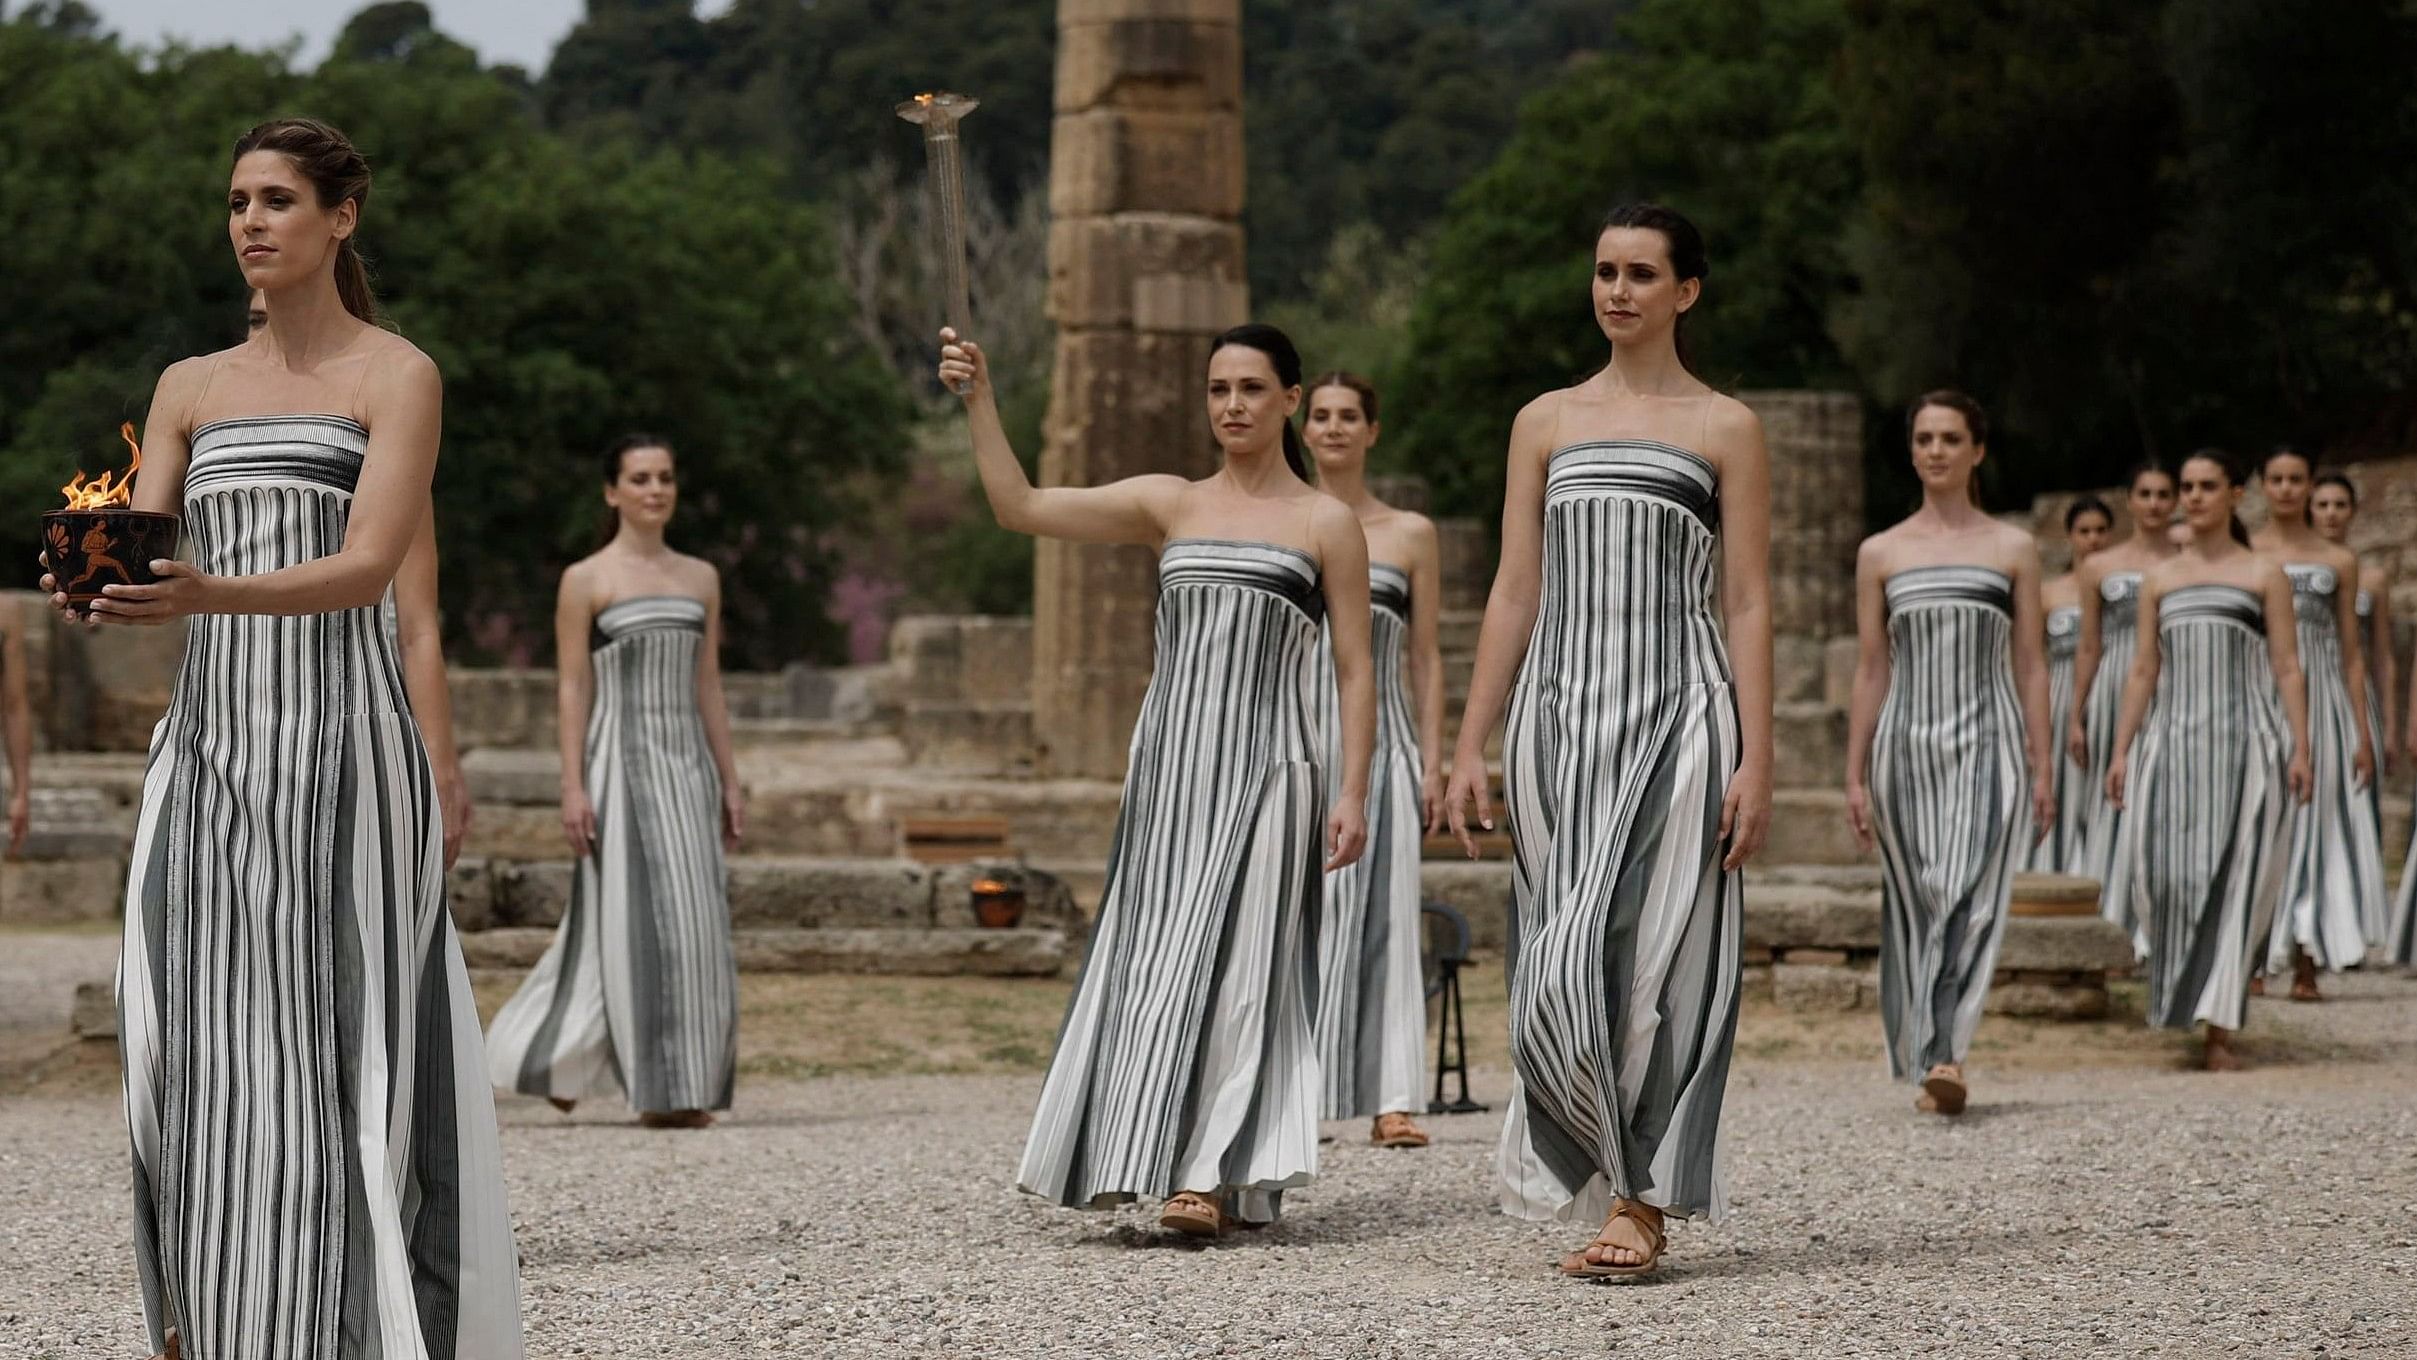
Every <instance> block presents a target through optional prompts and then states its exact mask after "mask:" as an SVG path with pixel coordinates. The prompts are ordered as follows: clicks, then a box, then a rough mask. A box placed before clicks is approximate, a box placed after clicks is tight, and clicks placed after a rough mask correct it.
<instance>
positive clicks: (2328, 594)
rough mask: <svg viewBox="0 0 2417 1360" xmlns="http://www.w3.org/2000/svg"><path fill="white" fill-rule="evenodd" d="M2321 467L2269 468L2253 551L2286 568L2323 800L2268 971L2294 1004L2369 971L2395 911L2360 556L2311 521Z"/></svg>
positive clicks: (2299, 832)
mask: <svg viewBox="0 0 2417 1360" xmlns="http://www.w3.org/2000/svg"><path fill="white" fill-rule="evenodd" d="M2315 480H2316V479H2315V475H2314V469H2313V468H2312V467H2311V466H2310V465H2309V461H2308V459H2307V457H2306V456H2305V455H2303V454H2300V453H2298V452H2295V451H2293V450H2290V449H2277V450H2276V451H2275V452H2273V453H2272V454H2269V455H2268V456H2267V458H2266V464H2265V466H2264V467H2263V468H2262V469H2261V470H2260V474H2259V486H2260V489H2261V490H2262V491H2264V492H2265V496H2266V511H2267V517H2266V524H2265V527H2263V528H2261V529H2259V530H2258V532H2257V533H2256V534H2255V535H2254V536H2253V537H2252V538H2251V540H2250V541H2251V542H2252V544H2254V545H2255V546H2256V548H2257V549H2258V550H2259V551H2260V552H2263V553H2264V554H2266V555H2267V556H2269V557H2272V558H2274V559H2275V560H2276V561H2278V562H2280V563H2282V564H2283V570H2284V572H2286V573H2287V574H2288V575H2289V576H2290V578H2291V601H2292V611H2293V614H2294V615H2295V617H2296V618H2297V619H2298V629H2299V638H2298V641H2299V664H2300V674H2301V677H2302V680H2303V683H2304V684H2305V686H2306V692H2307V700H2308V742H2309V746H2308V759H2309V764H2310V767H2311V769H2312V771H2313V772H2314V776H2315V780H2316V784H2315V792H2314V796H2312V797H2311V798H2310V799H2309V800H2308V802H2307V803H2306V804H2305V805H2303V806H2301V807H2298V808H2295V809H2294V810H2293V811H2292V815H2291V863H2290V867H2289V869H2287V870H2286V871H2285V874H2284V879H2283V898H2282V902H2281V904H2280V905H2279V906H2277V907H2276V908H2275V915H2274V922H2273V935H2272V938H2271V939H2270V940H2269V941H2268V943H2267V950H2266V973H2267V975H2268V976H2277V975H2280V974H2281V973H2283V972H2284V971H2285V970H2289V971H2290V972H2291V974H2292V980H2291V999H2292V1000H2294V1001H2318V1000H2322V999H2323V996H2322V994H2321V993H2320V992H2319V991H2318V990H2317V986H2316V973H2317V970H2318V969H2320V968H2322V969H2326V970H2328V971H2332V972H2339V971H2341V970H2343V969H2347V968H2355V967H2357V966H2358V965H2359V964H2360V963H2362V962H2364V961H2365V959H2366V953H2367V941H2368V938H2369V936H2370V934H2381V933H2382V925H2383V917H2384V912H2385V902H2386V898H2385V887H2384V879H2383V848H2382V843H2381V842H2382V831H2381V828H2380V826H2379V825H2378V824H2377V821H2376V818H2375V817H2374V815H2373V813H2372V809H2371V808H2370V805H2369V798H2370V792H2369V791H2370V790H2371V789H2372V787H2373V785H2374V782H2375V748H2374V744H2373V740H2372V738H2371V737H2370V736H2369V731H2368V720H2367V687H2366V684H2365V682H2364V677H2365V675H2366V670H2367V664H2366V649H2365V648H2364V647H2363V646H2362V645H2361V636H2360V635H2361V629H2360V627H2359V621H2358V613H2357V604H2356V596H2357V585H2358V555H2357V554H2356V553H2353V552H2351V551H2350V550H2349V549H2348V548H2345V547H2343V546H2341V545H2340V544H2338V543H2329V542H2327V541H2325V539H2324V538H2323V537H2322V536H2321V535H2319V534H2318V533H2317V532H2316V529H2315V526H2313V525H2312V524H2310V523H2309V522H2308V501H2309V492H2310V491H2312V490H2313V489H2314V487H2315Z"/></svg>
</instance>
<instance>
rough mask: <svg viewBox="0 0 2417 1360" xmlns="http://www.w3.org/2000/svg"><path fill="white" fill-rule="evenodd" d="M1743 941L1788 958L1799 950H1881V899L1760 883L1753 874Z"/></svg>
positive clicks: (1748, 887) (1748, 895)
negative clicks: (1754, 880)
mask: <svg viewBox="0 0 2417 1360" xmlns="http://www.w3.org/2000/svg"><path fill="white" fill-rule="evenodd" d="M1744 945H1745V947H1746V948H1749V949H1753V948H1763V949H1769V950H1772V951H1774V952H1775V953H1777V954H1779V955H1780V956H1781V957H1786V958H1793V957H1794V953H1795V951H1796V950H1799V949H1805V950H1824V949H1826V950H1843V951H1847V952H1850V953H1853V952H1868V951H1872V950H1877V949H1878V948H1879V947H1880V903H1879V901H1878V899H1877V898H1873V897H1863V896H1857V895H1849V894H1844V893H1835V892H1829V891H1826V890H1822V889H1810V888H1798V889H1787V888H1782V887H1779V886H1764V885H1756V884H1755V883H1754V882H1753V880H1752V879H1751V878H1749V879H1748V880H1747V889H1746V931H1745V939H1744Z"/></svg>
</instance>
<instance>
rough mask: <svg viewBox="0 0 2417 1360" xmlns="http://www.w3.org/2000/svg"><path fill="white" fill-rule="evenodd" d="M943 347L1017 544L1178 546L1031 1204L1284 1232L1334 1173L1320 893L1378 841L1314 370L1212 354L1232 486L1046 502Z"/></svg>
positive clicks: (954, 351)
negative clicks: (1326, 1112)
mask: <svg viewBox="0 0 2417 1360" xmlns="http://www.w3.org/2000/svg"><path fill="white" fill-rule="evenodd" d="M940 338H941V359H940V381H941V382H942V383H943V384H944V385H946V386H948V387H949V388H950V389H951V390H952V391H956V392H959V393H961V394H962V395H963V396H964V399H965V409H966V415H967V417H968V422H969V425H970V427H971V434H972V439H973V448H974V460H975V463H976V465H977V467H978V468H979V469H980V471H981V475H982V489H983V491H984V493H985V494H986V495H987V496H988V497H989V499H990V507H991V510H992V512H993V513H995V514H996V515H997V516H998V520H999V523H1000V524H1001V525H1002V526H1003V527H1005V528H1008V529H1013V530H1016V531H1018V532H1020V533H1029V534H1045V535H1048V536H1050V537H1053V538H1065V539H1074V540H1078V541H1082V542H1091V543H1131V544H1140V545H1147V546H1149V547H1152V548H1154V549H1156V550H1157V552H1158V587H1159V594H1158V623H1157V667H1156V669H1155V671H1154V672H1153V674H1152V675H1151V677H1150V686H1149V690H1148V692H1147V694H1146V695H1145V696H1144V697H1143V699H1142V708H1141V715H1140V718H1139V721H1137V722H1136V723H1135V725H1134V729H1133V745H1132V752H1131V756H1130V763H1129V765H1128V767H1127V770H1126V773H1125V789H1124V800H1123V804H1122V807H1121V808H1120V810H1119V812H1118V815H1117V826H1116V840H1115V843H1114V844H1113V845H1112V846H1111V847H1110V848H1109V851H1108V874H1107V879H1106V882H1105V883H1104V884H1103V885H1102V887H1101V889H1100V903H1099V911H1098V914H1097V916H1096V917H1095V919H1094V924H1093V927H1092V933H1091V948H1090V952H1089V954H1088V956H1087V957H1086V958H1085V959H1084V961H1083V972H1082V977H1081V979H1080V980H1079V981H1078V982H1076V984H1075V989H1074V997H1073V1000H1072V1002H1071V1003H1070V1004H1069V1005H1068V1007H1067V1011H1066V1022H1065V1025H1064V1027H1063V1028H1062V1029H1061V1030H1060V1031H1059V1034H1058V1045H1057V1052H1056V1054H1055V1055H1054V1056H1053V1057H1052V1058H1051V1059H1050V1062H1049V1075H1048V1077H1047V1078H1046V1079H1045V1080H1044V1081H1043V1083H1042V1086H1041V1099H1040V1107H1039V1109H1038V1110H1036V1111H1035V1112H1034V1114H1033V1120H1032V1136H1031V1138H1030V1139H1029V1141H1027V1142H1026V1143H1025V1145H1024V1157H1023V1161H1022V1164H1021V1165H1020V1166H1019V1167H1018V1169H1017V1172H1016V1186H1017V1188H1018V1189H1021V1190H1023V1191H1025V1192H1027V1193H1029V1194H1034V1195H1039V1196H1042V1197H1044V1198H1047V1199H1051V1200H1054V1201H1056V1202H1057V1203H1059V1204H1063V1205H1066V1206H1068V1207H1070V1208H1077V1209H1104V1208H1108V1207H1111V1206H1113V1205H1117V1204H1123V1203H1127V1202H1129V1201H1132V1200H1135V1199H1141V1198H1145V1197H1147V1198H1155V1199H1163V1200H1164V1203H1163V1205H1162V1206H1161V1208H1160V1212H1159V1219H1158V1221H1159V1223H1160V1224H1161V1225H1162V1226H1164V1227H1167V1228H1169V1229H1172V1230H1174V1231H1176V1232H1180V1233H1185V1234H1189V1235H1194V1236H1203V1237H1213V1236H1215V1235H1216V1234H1218V1233H1219V1232H1222V1231H1223V1230H1224V1229H1225V1228H1226V1227H1228V1226H1229V1225H1240V1226H1246V1227H1259V1226H1264V1225H1266V1224H1269V1223H1272V1222H1274V1221H1275V1220H1276V1216H1277V1213H1278V1210H1279V1208H1280V1207H1281V1203H1282V1196H1283V1192H1284V1191H1286V1190H1288V1189H1292V1188H1295V1187H1297V1186H1301V1185H1306V1184H1308V1183H1309V1181H1310V1179H1311V1178H1312V1177H1313V1176H1315V1175H1316V1174H1317V1164H1318V1103H1319V1093H1318V1062H1317V1049H1316V1037H1315V1035H1314V1033H1313V1032H1312V1028H1311V1025H1312V1019H1311V1013H1312V1009H1313V1008H1314V1006H1315V1004H1316V998H1315V996H1314V992H1313V989H1314V988H1315V986H1316V983H1317V958H1318V953H1317V950H1318V941H1317V937H1318V931H1319V919H1318V918H1319V916H1320V914H1321V913H1320V910H1319V874H1320V871H1321V863H1322V865H1323V871H1324V872H1327V873H1332V872H1333V871H1335V870H1337V869H1340V868H1343V867H1344V866H1346V865H1349V864H1352V863H1354V862H1356V861H1357V860H1358V859H1359V857H1360V854H1361V851H1362V849H1363V848H1364V846H1365V845H1366V842H1367V834H1368V833H1367V822H1366V814H1365V806H1364V805H1365V802H1366V798H1367V792H1368V772H1369V770H1370V768H1371V766H1372V764H1373V757H1374V747H1375V735H1376V690H1375V686H1374V684H1373V683H1372V681H1371V679H1370V673H1369V665H1370V663H1369V652H1368V626H1369V625H1368V619H1369V613H1368V580H1369V576H1368V545H1367V540H1366V539H1365V538H1364V537H1363V536H1362V535H1361V533H1360V526H1359V521H1358V519H1357V518H1356V517H1354V516H1353V514H1352V513H1351V511H1350V510H1348V509H1347V508H1345V507H1344V506H1343V504H1342V503H1341V502H1340V501H1337V500H1335V499H1334V498H1333V497H1331V496H1328V495H1324V494H1322V493H1320V492H1319V491H1318V490H1317V489H1316V488H1314V487H1312V486H1310V485H1309V482H1308V471H1309V469H1308V465H1307V463H1305V462H1304V461H1303V460H1302V456H1301V447H1300V438H1299V436H1298V435H1297V434H1296V433H1295V432H1294V430H1293V427H1292V419H1291V417H1292V414H1293V412H1294V411H1295V410H1297V409H1298V408H1299V406H1300V403H1301V395H1302V393H1301V356H1300V354H1299V353H1298V352H1297V351H1295V350H1294V349H1293V346H1292V342H1291V341H1290V340H1288V339H1286V338H1285V336H1284V333H1283V332H1282V331H1279V330H1277V329H1275V328H1274V327H1272V326H1238V327H1236V328H1234V329H1233V330H1230V331H1227V332H1226V333H1225V334H1223V335H1221V336H1219V337H1218V338H1217V339H1216V341H1215V342H1214V343H1213V344H1212V346H1211V348H1210V353H1209V364H1208V375H1207V381H1206V384H1205V387H1206V396H1207V401H1206V407H1207V412H1206V414H1207V416H1208V423H1209V426H1210V428H1211V429H1213V430H1214V431H1215V432H1216V438H1217V443H1218V446H1219V449H1220V451H1221V453H1222V460H1221V465H1220V466H1219V468H1218V470H1217V471H1216V472H1214V473H1212V474H1210V475H1209V476H1207V477H1203V478H1201V479H1199V480H1197V481H1192V480H1187V479H1185V478H1182V477H1177V476H1171V475H1153V476H1143V477H1129V478H1126V479H1124V480H1123V481H1118V482H1111V483H1109V484H1108V485H1106V486H1094V487H1077V486H1052V487H1037V488H1036V487H1034V486H1033V485H1032V483H1031V482H1030V480H1029V479H1027V478H1026V477H1025V475H1024V469H1023V465H1022V464H1021V463H1018V462H1017V461H1016V456H1015V451H1014V450H1013V449H1012V448H1010V447H1009V446H1008V443H1007V432H1006V430H1005V429H1004V428H1003V427H1002V426H1001V425H1000V423H999V410H998V403H997V401H996V400H995V398H994V397H993V394H992V391H991V384H990V371H989V363H988V361H987V360H986V359H985V358H984V357H983V354H982V350H981V347H980V346H978V345H975V344H973V343H972V342H971V341H965V342H962V343H960V342H959V340H958V338H957V335H956V333H955V332H954V331H945V330H944V331H942V332H941V333H940ZM1321 614H1322V615H1323V617H1324V618H1325V619H1327V620H1328V621H1329V622H1330V623H1331V625H1332V627H1331V637H1332V654H1333V658H1334V683H1335V686H1336V691H1337V692H1336V698H1335V704H1336V712H1337V715H1338V718H1337V722H1338V725H1339V727H1340V728H1341V733H1342V739H1341V747H1342V774H1341V777H1340V779H1339V780H1338V781H1337V782H1338V783H1339V785H1340V788H1339V790H1338V791H1337V792H1336V793H1335V795H1334V796H1333V798H1332V800H1331V801H1330V802H1329V801H1328V800H1327V799H1326V797H1325V781H1324V779H1323V778H1322V776H1321V775H1320V772H1319V769H1318V765H1319V761H1320V758H1321V757H1320V741H1319V734H1318V731H1317V727H1316V719H1315V713H1314V706H1313V704H1312V701H1311V698H1310V690H1311V688H1312V686H1313V685H1316V684H1318V683H1320V681H1319V679H1318V649H1319V619H1320V616H1321ZM1321 803H1325V805H1326V806H1325V811H1324V814H1323V816H1321V815H1320V805H1321ZM1321 832H1322V833H1323V834H1322V836H1321ZM1321 840H1323V842H1324V845H1323V853H1321V846H1320V842H1321Z"/></svg>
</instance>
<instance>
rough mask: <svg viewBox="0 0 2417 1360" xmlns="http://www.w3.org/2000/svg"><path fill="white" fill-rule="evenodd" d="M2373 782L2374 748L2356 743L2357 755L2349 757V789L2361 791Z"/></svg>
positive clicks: (2362, 743)
mask: <svg viewBox="0 0 2417 1360" xmlns="http://www.w3.org/2000/svg"><path fill="white" fill-rule="evenodd" d="M2374 782H2375V748H2374V747H2372V746H2370V745H2368V744H2367V743H2365V742H2363V741H2362V742H2360V743H2358V754H2356V755H2354V756H2352V757H2350V787H2351V788H2354V789H2363V788H2365V787H2366V786H2367V785H2369V784H2372V783H2374Z"/></svg>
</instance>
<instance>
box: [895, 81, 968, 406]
mask: <svg viewBox="0 0 2417 1360" xmlns="http://www.w3.org/2000/svg"><path fill="white" fill-rule="evenodd" d="M981 102H982V101H980V100H978V99H975V98H973V97H972V96H970V95H962V94H950V93H948V92H947V91H945V90H943V91H940V92H938V93H934V94H919V95H916V96H915V97H914V98H912V99H909V100H907V101H906V102H905V103H903V104H900V105H899V106H898V116H899V117H901V118H903V119H905V120H906V121H908V122H910V123H913V124H915V125H916V126H918V127H920V128H922V129H923V154H924V158H925V160H926V161H928V162H929V164H930V167H931V177H932V208H933V211H934V213H935V214H936V221H935V229H936V230H937V231H938V232H939V236H940V266H941V268H942V269H943V270H945V271H946V274H947V277H946V280H945V287H946V288H947V303H948V324H949V325H950V327H952V328H953V329H955V331H956V332H957V338H958V339H960V340H963V339H967V338H969V337H970V336H971V335H972V334H973V298H972V296H971V295H970V293H969V292H968V291H967V284H966V279H965V156H964V144H963V143H962V142H960V141H959V140H958V138H957V124H959V123H960V122H962V121H964V118H965V115H967V114H969V113H972V112H973V111H974V110H975V109H977V108H979V107H981ZM957 395H958V396H964V395H965V389H963V388H960V389H958V392H957Z"/></svg>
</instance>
